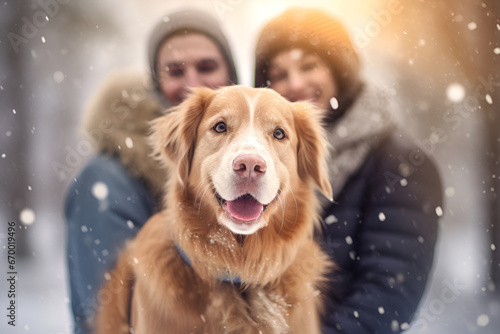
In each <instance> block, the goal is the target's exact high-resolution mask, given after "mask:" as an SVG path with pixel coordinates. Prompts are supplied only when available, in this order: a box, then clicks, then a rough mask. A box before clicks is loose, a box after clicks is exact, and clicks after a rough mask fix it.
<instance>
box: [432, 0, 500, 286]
mask: <svg viewBox="0 0 500 334" xmlns="http://www.w3.org/2000/svg"><path fill="white" fill-rule="evenodd" d="M440 5H441V9H442V15H443V18H444V20H443V21H442V22H443V30H444V31H446V32H447V34H448V38H449V41H450V44H451V47H452V50H453V52H454V53H455V54H456V55H457V57H458V59H459V62H460V64H461V66H462V68H463V70H464V71H465V73H466V75H467V77H468V79H469V81H470V84H471V87H472V88H473V90H472V92H471V93H472V98H474V99H475V101H477V102H478V108H479V109H480V112H481V114H482V117H481V120H482V121H481V122H482V124H481V126H482V127H483V128H484V129H485V130H486V131H485V132H484V136H485V138H484V142H485V143H486V147H484V150H481V151H482V152H484V157H483V158H484V161H479V165H483V171H484V173H485V175H484V178H483V180H484V181H485V182H484V188H483V190H484V194H485V196H484V197H483V198H484V200H485V202H484V204H485V209H486V210H487V211H486V218H487V224H486V226H485V229H486V232H487V233H488V238H489V240H490V241H491V242H490V243H489V244H487V245H485V247H486V248H488V250H489V251H490V254H491V258H490V263H491V271H490V273H489V275H490V277H489V279H490V281H491V282H493V283H495V284H496V286H497V287H498V288H500V249H499V250H498V251H496V247H500V197H499V192H500V115H499V114H498V113H499V111H500V55H499V53H500V52H499V50H500V49H499V47H500V43H499V41H500V2H498V1H496V0H481V1H479V0H475V1H465V0H461V1H455V0H446V1H441V2H440ZM457 14H460V16H458V15H457ZM457 17H458V18H459V20H457ZM463 20H466V21H465V22H464V23H466V24H457V23H459V22H460V21H463ZM457 21H459V22H457Z"/></svg>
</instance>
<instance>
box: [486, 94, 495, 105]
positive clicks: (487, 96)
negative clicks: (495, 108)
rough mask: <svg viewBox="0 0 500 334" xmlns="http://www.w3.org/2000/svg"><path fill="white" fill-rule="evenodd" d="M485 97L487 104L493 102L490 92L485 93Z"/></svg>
mask: <svg viewBox="0 0 500 334" xmlns="http://www.w3.org/2000/svg"><path fill="white" fill-rule="evenodd" d="M485 99H486V102H488V104H493V99H492V98H491V95H490V94H486V96H485Z"/></svg>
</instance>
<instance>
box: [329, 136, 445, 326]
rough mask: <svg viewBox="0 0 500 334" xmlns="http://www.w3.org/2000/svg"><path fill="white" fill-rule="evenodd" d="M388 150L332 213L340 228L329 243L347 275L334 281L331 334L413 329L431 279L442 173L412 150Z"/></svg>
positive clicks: (370, 164)
mask: <svg viewBox="0 0 500 334" xmlns="http://www.w3.org/2000/svg"><path fill="white" fill-rule="evenodd" d="M382 146H383V147H382V148H381V149H379V150H377V152H376V153H375V154H374V155H373V156H371V157H370V158H368V160H367V162H366V163H365V165H364V166H363V167H362V168H361V171H360V173H359V174H358V175H356V176H355V177H353V180H350V183H349V184H347V185H346V188H348V189H347V190H346V193H348V195H347V196H344V197H341V198H340V200H339V203H337V204H334V205H333V206H334V207H333V209H330V212H327V215H328V214H330V215H332V214H335V217H336V219H337V220H338V222H336V223H335V224H332V225H330V226H329V228H327V230H326V234H327V235H326V236H325V243H324V244H325V247H326V249H327V251H328V253H329V254H331V255H332V257H333V258H334V259H336V258H337V257H338V259H339V263H340V266H341V268H340V270H339V271H338V272H337V273H334V274H332V278H331V282H332V283H331V291H332V292H331V294H330V297H329V298H328V301H327V306H326V315H325V317H324V324H325V326H324V328H323V333H325V334H326V333H328V334H333V333H349V334H362V333H366V334H368V333H370V334H374V333H398V332H401V331H402V330H404V329H407V328H408V326H409V323H410V321H411V319H412V317H413V314H414V313H415V311H416V308H417V306H418V303H419V301H420V299H421V297H422V295H423V293H424V290H425V286H426V282H427V280H428V277H429V271H430V269H431V266H432V261H433V255H434V247H435V243H436V238H437V229H438V219H439V216H440V215H441V214H442V211H441V210H442V193H441V182H440V178H439V175H438V172H437V169H436V167H435V165H434V164H433V162H432V161H431V160H430V158H429V157H427V156H426V155H425V154H424V153H423V152H422V151H420V150H418V149H417V148H415V147H413V146H412V145H409V146H408V145H407V146H403V147H402V146H401V145H400V144H395V143H394V141H388V143H386V144H384V145H382ZM358 199H359V201H358ZM335 206H336V207H335ZM331 220H332V218H330V221H331ZM333 225H338V226H339V228H335V227H333ZM340 226H341V227H340ZM349 226H351V227H349ZM342 231H348V232H345V233H344V234H343V233H342ZM336 234H339V235H336Z"/></svg>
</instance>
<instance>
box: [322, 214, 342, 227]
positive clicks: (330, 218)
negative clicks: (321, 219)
mask: <svg viewBox="0 0 500 334" xmlns="http://www.w3.org/2000/svg"><path fill="white" fill-rule="evenodd" d="M338 221H339V220H338V219H337V217H335V216H334V215H330V216H328V217H326V219H325V223H326V224H327V225H331V224H333V223H336V222H338Z"/></svg>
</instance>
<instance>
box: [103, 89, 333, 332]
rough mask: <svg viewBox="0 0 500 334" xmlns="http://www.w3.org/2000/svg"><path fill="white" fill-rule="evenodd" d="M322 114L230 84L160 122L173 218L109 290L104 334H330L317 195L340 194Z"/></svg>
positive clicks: (158, 136)
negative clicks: (325, 326) (333, 182)
mask: <svg viewBox="0 0 500 334" xmlns="http://www.w3.org/2000/svg"><path fill="white" fill-rule="evenodd" d="M321 117H322V113H321V112H320V111H318V110H316V109H315V108H314V107H312V105H310V104H309V103H307V102H298V103H291V102H288V101H287V100H285V99H284V98H282V97H281V96H280V95H278V94H277V93H275V92H274V91H272V90H269V89H263V88H260V89H256V88H248V87H242V86H231V87H223V88H221V89H219V90H211V89H208V88H198V89H195V90H194V92H193V93H192V94H191V95H190V96H189V97H188V98H187V99H186V100H185V101H184V102H183V103H181V104H180V105H179V106H177V107H174V108H172V109H171V110H169V112H168V113H167V114H166V115H165V116H162V117H160V118H158V119H157V120H155V121H154V123H153V129H154V133H153V135H152V137H151V141H152V144H153V145H154V148H155V150H156V152H157V155H158V156H159V158H160V159H161V160H162V161H163V162H164V163H165V164H166V165H167V166H168V167H169V168H170V169H171V173H169V178H170V179H169V181H168V183H167V185H166V196H165V202H164V210H163V211H162V212H160V213H158V214H156V215H154V216H153V217H152V218H150V219H149V220H148V222H146V224H145V226H144V227H143V228H142V229H141V231H140V232H139V234H138V235H137V237H136V238H135V239H134V240H133V241H132V242H131V243H129V244H128V246H127V248H126V249H125V251H124V252H123V254H122V255H121V257H120V259H119V262H118V264H117V267H116V269H115V270H114V272H113V274H112V275H111V279H110V281H108V283H107V285H106V286H105V287H104V288H103V289H102V290H101V295H102V296H104V295H106V296H107V298H101V300H102V301H103V302H102V309H101V312H100V314H99V316H98V320H97V329H98V331H97V332H98V333H128V332H129V326H132V328H133V329H134V332H135V333H163V332H165V331H167V332H169V333H259V332H261V333H320V317H319V314H320V312H321V305H322V301H321V293H320V286H321V283H322V282H323V281H324V277H325V275H326V272H327V271H328V270H330V269H331V267H332V264H331V262H329V260H328V257H327V256H326V254H324V253H323V252H322V251H321V250H320V247H319V246H318V245H317V243H316V242H315V241H314V239H313V230H314V228H315V226H316V225H317V224H318V223H319V215H318V209H319V203H318V199H317V198H316V196H315V188H316V189H318V190H319V191H320V192H322V193H323V194H324V195H325V196H326V197H328V198H331V197H332V190H331V187H330V183H329V181H328V176H327V172H326V162H325V161H326V157H325V154H326V142H325V139H324V136H323V130H322V127H321V124H320V119H321ZM131 291H133V293H131Z"/></svg>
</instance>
